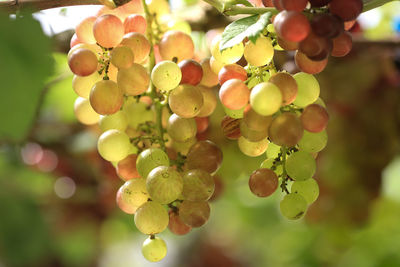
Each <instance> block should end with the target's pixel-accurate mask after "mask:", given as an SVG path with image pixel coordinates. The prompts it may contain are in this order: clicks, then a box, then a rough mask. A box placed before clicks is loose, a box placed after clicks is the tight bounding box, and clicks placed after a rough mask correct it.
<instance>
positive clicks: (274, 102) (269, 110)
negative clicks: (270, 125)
mask: <svg viewBox="0 0 400 267" xmlns="http://www.w3.org/2000/svg"><path fill="white" fill-rule="evenodd" d="M250 105H251V107H252V109H254V110H255V111H256V112H257V113H259V114H260V115H264V116H269V115H272V114H274V113H275V112H277V111H278V110H279V108H280V107H281V105H282V93H281V91H280V90H279V88H278V87H277V86H276V85H275V84H273V83H269V82H263V83H260V84H258V85H256V86H255V87H254V88H253V89H252V90H251V94H250Z"/></svg>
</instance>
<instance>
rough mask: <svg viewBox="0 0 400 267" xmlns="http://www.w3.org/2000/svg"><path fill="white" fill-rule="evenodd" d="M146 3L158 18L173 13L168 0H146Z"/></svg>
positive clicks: (151, 12)
mask: <svg viewBox="0 0 400 267" xmlns="http://www.w3.org/2000/svg"><path fill="white" fill-rule="evenodd" d="M146 5H147V7H148V8H149V12H150V14H155V16H156V17H157V18H161V17H162V16H163V15H166V14H169V13H171V11H170V8H169V4H168V1H166V0H146Z"/></svg>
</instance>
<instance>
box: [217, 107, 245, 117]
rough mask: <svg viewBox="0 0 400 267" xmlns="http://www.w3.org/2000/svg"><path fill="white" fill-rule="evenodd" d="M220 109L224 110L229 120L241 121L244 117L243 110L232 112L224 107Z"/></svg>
mask: <svg viewBox="0 0 400 267" xmlns="http://www.w3.org/2000/svg"><path fill="white" fill-rule="evenodd" d="M222 107H223V108H224V110H225V114H226V115H228V116H229V117H231V118H234V119H241V118H243V116H244V109H245V107H244V108H241V109H238V110H233V109H229V108H227V107H225V106H224V105H222Z"/></svg>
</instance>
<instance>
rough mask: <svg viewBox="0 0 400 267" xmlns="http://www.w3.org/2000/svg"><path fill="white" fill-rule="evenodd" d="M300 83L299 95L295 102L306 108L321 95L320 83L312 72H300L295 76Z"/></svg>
mask: <svg viewBox="0 0 400 267" xmlns="http://www.w3.org/2000/svg"><path fill="white" fill-rule="evenodd" d="M293 78H294V79H295V80H296V82H297V85H298V91H297V97H296V99H295V100H294V102H293V103H294V104H295V105H296V106H299V107H301V108H304V107H306V106H308V105H310V104H312V103H314V102H315V101H316V100H317V99H318V97H319V92H320V88H319V83H318V81H317V79H315V77H314V76H313V75H311V74H307V73H304V72H299V73H297V74H295V75H294V76H293Z"/></svg>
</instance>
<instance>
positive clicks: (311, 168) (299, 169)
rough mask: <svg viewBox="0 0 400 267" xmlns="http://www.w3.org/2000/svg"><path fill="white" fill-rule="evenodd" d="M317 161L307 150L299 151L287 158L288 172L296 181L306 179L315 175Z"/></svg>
mask: <svg viewBox="0 0 400 267" xmlns="http://www.w3.org/2000/svg"><path fill="white" fill-rule="evenodd" d="M316 168H317V166H316V162H315V159H314V158H313V156H312V155H311V154H310V153H308V152H305V151H297V152H294V153H293V154H291V155H290V156H289V157H288V158H287V160H286V171H287V174H288V175H289V176H290V177H291V178H292V179H294V180H296V181H305V180H307V179H310V178H312V177H313V176H314V174H315V170H316Z"/></svg>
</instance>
